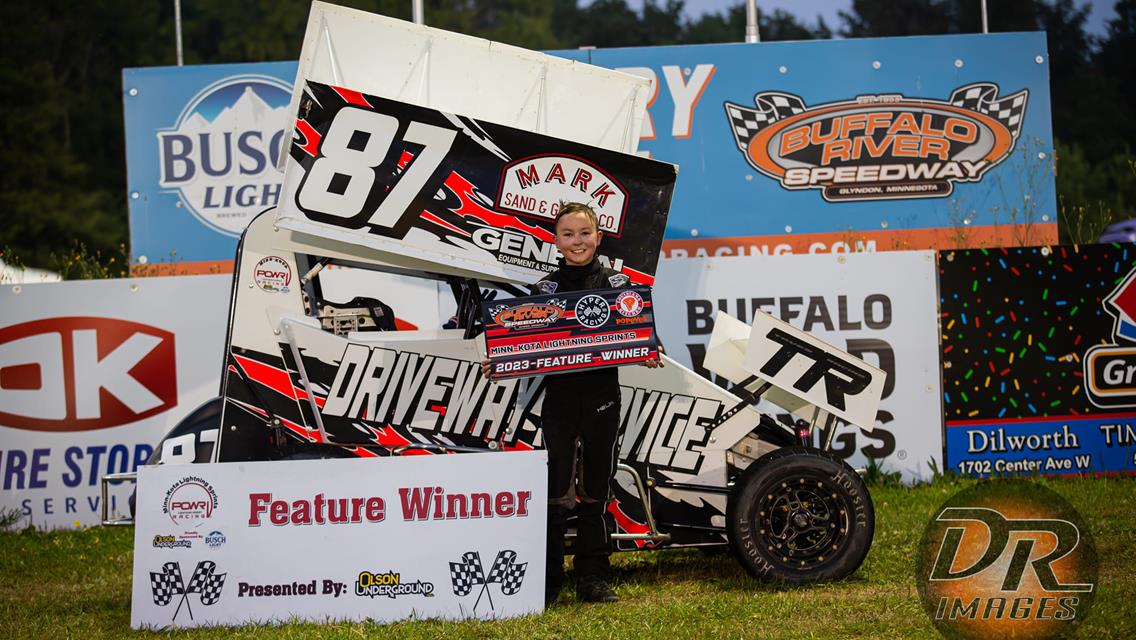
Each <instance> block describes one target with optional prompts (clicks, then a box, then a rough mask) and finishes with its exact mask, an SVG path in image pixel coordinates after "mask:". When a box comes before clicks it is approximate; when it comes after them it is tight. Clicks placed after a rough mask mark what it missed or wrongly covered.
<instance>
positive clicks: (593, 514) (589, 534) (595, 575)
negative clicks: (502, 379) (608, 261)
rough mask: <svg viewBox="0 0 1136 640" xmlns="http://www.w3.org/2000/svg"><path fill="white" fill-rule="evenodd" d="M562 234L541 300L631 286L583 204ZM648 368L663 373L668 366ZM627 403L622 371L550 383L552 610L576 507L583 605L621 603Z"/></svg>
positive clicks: (541, 285) (545, 411)
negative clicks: (616, 523)
mask: <svg viewBox="0 0 1136 640" xmlns="http://www.w3.org/2000/svg"><path fill="white" fill-rule="evenodd" d="M555 232H556V248H557V249H559V250H560V253H561V255H563V256H564V257H563V259H562V260H561V263H560V268H559V269H558V270H556V271H554V272H552V273H550V274H549V275H548V276H546V277H545V278H544V279H542V280H541V281H540V282H537V283H536V284H535V285H533V292H534V293H536V294H546V295H547V294H553V293H558V292H564V291H580V290H584V289H609V288H619V287H626V286H630V285H631V279H630V278H629V277H628V276H627V274H624V273H620V272H618V271H615V270H612V269H609V268H607V267H604V266H602V265H601V264H600V263H599V261H598V260H597V259H596V248H597V247H598V246H599V244H600V241H601V240H602V239H603V232H602V231H600V230H599V224H598V221H597V218H596V213H595V211H593V210H592V208H591V207H589V206H587V205H585V204H580V203H577V202H569V203H565V204H564V205H562V206H561V208H560V210H559V212H558V213H557V216H556V226H555ZM644 365H645V366H647V367H650V368H652V369H653V368H656V367H661V366H663V365H662V362H661V361H660V360H650V361H648V362H645V363H644ZM488 366H489V361H488V360H485V361H484V362H483V363H482V372H483V373H484V374H486V375H488ZM619 395H620V392H619V370H618V368H607V369H592V370H588V371H579V372H571V373H561V374H556V375H549V376H548V377H547V378H546V380H545V391H544V404H543V408H542V409H541V430H542V432H543V435H544V446H545V449H547V450H548V559H547V562H548V572H547V575H546V576H545V602H546V603H548V602H552V601H553V600H555V599H556V596H557V594H558V593H559V592H560V588H561V586H562V585H563V582H564V536H565V533H566V531H567V518H568V514H569V512H570V511H571V510H572V508H573V507H575V509H576V548H575V557H576V560H575V567H576V577H577V581H576V597H577V598H578V599H579V600H582V601H584V602H617V601H618V600H619V596H617V595H616V594H615V592H614V591H612V589H611V587H610V586H609V585H608V572H609V570H610V566H611V565H610V562H609V556H610V555H611V543H610V541H609V540H608V535H607V526H606V525H605V523H604V512H605V510H606V507H607V502H608V491H609V485H610V483H611V480H612V478H613V477H614V475H615V464H616V455H617V451H616V439H617V436H618V430H619V409H620V404H619V402H620V398H619ZM577 443H578V444H579V452H578V455H577ZM577 499H578V500H579V502H577Z"/></svg>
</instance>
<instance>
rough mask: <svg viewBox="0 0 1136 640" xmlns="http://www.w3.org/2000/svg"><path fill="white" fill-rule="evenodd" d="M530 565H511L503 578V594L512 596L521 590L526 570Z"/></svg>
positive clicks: (524, 563)
mask: <svg viewBox="0 0 1136 640" xmlns="http://www.w3.org/2000/svg"><path fill="white" fill-rule="evenodd" d="M528 566H529V563H527V562H522V563H519V564H517V563H514V564H510V565H509V568H508V569H505V575H504V576H502V578H501V593H503V594H505V595H507V596H511V595H513V594H515V593H516V592H518V591H520V590H521V583H522V582H524V580H525V569H527V568H528Z"/></svg>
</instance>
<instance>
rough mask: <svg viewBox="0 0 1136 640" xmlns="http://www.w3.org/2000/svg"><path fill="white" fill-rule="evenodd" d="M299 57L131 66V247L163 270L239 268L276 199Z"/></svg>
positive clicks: (126, 93) (127, 89)
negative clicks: (253, 229) (243, 246)
mask: <svg viewBox="0 0 1136 640" xmlns="http://www.w3.org/2000/svg"><path fill="white" fill-rule="evenodd" d="M295 77H296V63H295V62H270V63H261V64H234V65H202V66H191V67H154V68H148V69H124V70H123V72H122V84H123V103H124V111H125V117H126V160H127V189H128V197H129V203H130V247H131V255H132V257H133V260H134V261H135V263H142V264H149V265H155V266H157V267H158V268H159V269H161V270H162V271H163V272H176V273H207V272H209V271H223V272H227V271H229V270H231V266H230V265H231V262H232V260H233V255H234V253H235V251H236V248H237V238H238V237H239V236H240V233H241V231H243V230H244V228H245V226H247V225H248V222H249V221H250V220H252V218H253V216H255V215H256V214H257V213H260V212H261V211H263V210H264V209H267V208H269V207H272V206H275V205H276V203H277V201H278V200H279V198H280V185H281V182H282V180H283V177H284V176H283V173H282V172H281V171H278V170H277V169H276V161H277V160H278V159H279V154H280V149H281V146H280V144H281V140H282V139H285V136H287V138H286V139H290V138H291V134H292V128H291V126H290V124H291V121H292V119H293V118H291V117H289V116H288V114H286V113H285V112H286V111H287V109H288V101H289V99H290V98H291V94H292V82H293V80H294V79H295Z"/></svg>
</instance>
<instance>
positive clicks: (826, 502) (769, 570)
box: [726, 447, 875, 583]
mask: <svg viewBox="0 0 1136 640" xmlns="http://www.w3.org/2000/svg"><path fill="white" fill-rule="evenodd" d="M726 519H727V533H728V537H729V541H730V548H731V549H732V550H733V552H734V554H735V555H736V556H737V558H738V560H739V562H741V564H742V566H744V567H745V569H746V571H748V572H749V573H750V574H751V575H753V576H754V577H756V578H763V579H772V580H781V581H784V582H790V583H804V582H816V581H823V580H838V579H840V578H844V577H846V576H848V575H851V574H852V573H853V572H855V571H856V569H857V568H859V566H860V563H862V562H863V561H864V558H865V557H866V556H867V555H868V550H869V549H870V548H871V546H872V536H873V534H874V532H875V511H874V509H873V508H872V498H871V496H869V495H868V488H867V486H865V485H864V482H863V480H861V479H860V476H859V475H857V474H856V472H855V471H854V470H853V469H852V468H851V467H849V466H848V465H847V464H845V463H844V462H843V461H841V460H840V459H838V458H836V457H834V456H832V455H830V454H827V453H824V452H821V451H819V450H816V449H810V448H806V447H785V448H782V449H778V450H776V451H773V452H771V453H769V454H767V455H765V456H762V457H761V458H759V459H758V460H756V461H754V463H753V464H751V465H750V467H749V468H748V469H746V471H745V472H744V473H743V474H742V475H741V477H740V478H738V480H737V482H736V483H735V485H734V489H733V491H732V492H731V494H730V499H729V503H728V505H727V508H726Z"/></svg>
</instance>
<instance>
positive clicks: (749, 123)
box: [725, 91, 806, 151]
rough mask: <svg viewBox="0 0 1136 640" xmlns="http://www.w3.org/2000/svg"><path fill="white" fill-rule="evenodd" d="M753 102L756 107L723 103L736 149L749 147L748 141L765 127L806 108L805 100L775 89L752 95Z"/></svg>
mask: <svg viewBox="0 0 1136 640" xmlns="http://www.w3.org/2000/svg"><path fill="white" fill-rule="evenodd" d="M753 103H754V106H755V107H757V108H756V109H753V108H750V107H743V106H742V105H740V104H734V103H732V102H727V103H725V107H726V115H727V116H728V117H729V119H730V130H731V131H733V133H734V140H735V141H737V143H738V149H741V150H742V151H745V150H746V149H747V148H749V141H750V140H751V139H752V138H753V137H754V136H755V135H757V133H758V132H759V131H761V130H762V129H764V128H765V127H768V126H769V125H771V124H773V123H774V122H777V121H778V120H781V119H783V118H788V117H789V116H794V115H797V114H798V113H803V112H804V111H805V109H806V107H805V101H804V100H802V99H801V98H800V97H799V96H795V95H793V94H791V93H778V92H775V91H767V92H764V93H759V94H757V95H756V96H754V97H753Z"/></svg>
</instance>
